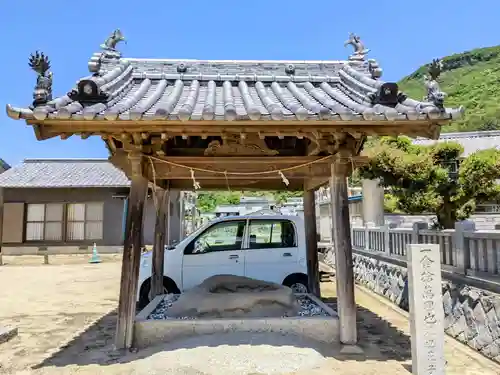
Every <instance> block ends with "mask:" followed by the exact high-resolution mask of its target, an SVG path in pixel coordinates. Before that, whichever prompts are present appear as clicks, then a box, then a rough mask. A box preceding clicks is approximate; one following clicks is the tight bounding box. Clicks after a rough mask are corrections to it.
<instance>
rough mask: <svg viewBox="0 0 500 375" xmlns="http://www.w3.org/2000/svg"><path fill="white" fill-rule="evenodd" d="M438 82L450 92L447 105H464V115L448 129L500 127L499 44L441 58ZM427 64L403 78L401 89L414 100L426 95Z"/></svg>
mask: <svg viewBox="0 0 500 375" xmlns="http://www.w3.org/2000/svg"><path fill="white" fill-rule="evenodd" d="M441 61H442V63H443V73H442V74H441V76H440V77H439V79H438V81H439V83H440V85H441V89H442V90H443V91H444V92H446V93H447V94H448V96H447V98H446V102H445V103H446V106H447V107H458V106H460V105H463V106H464V107H465V110H466V112H465V117H464V118H463V119H461V120H459V121H455V122H453V123H452V124H451V125H449V126H446V127H445V128H443V131H445V132H452V131H461V132H463V131H474V130H495V129H500V46H496V47H488V48H478V49H474V50H472V51H467V52H463V53H459V54H455V55H451V56H447V57H444V58H442V60H441ZM426 72H427V66H426V65H424V66H422V67H420V68H419V69H418V70H417V71H415V72H414V73H413V74H410V75H409V76H407V77H405V78H403V79H402V80H401V81H400V82H399V85H400V88H401V90H402V91H404V92H405V93H406V94H408V96H410V97H413V98H415V99H417V98H422V97H423V96H424V95H425V87H424V84H423V82H424V75H425V74H426Z"/></svg>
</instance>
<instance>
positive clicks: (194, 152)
mask: <svg viewBox="0 0 500 375" xmlns="http://www.w3.org/2000/svg"><path fill="white" fill-rule="evenodd" d="M123 40H124V37H123V35H122V33H121V32H120V31H119V30H116V31H115V32H114V33H113V34H112V35H111V36H110V37H109V38H108V39H107V40H106V41H105V42H104V43H103V44H102V45H101V51H99V52H97V53H95V54H94V55H93V56H92V57H91V58H90V61H89V63H88V68H89V70H90V73H91V74H90V75H89V76H87V77H85V78H82V79H80V80H79V81H78V83H77V85H76V87H75V88H73V89H72V90H71V91H70V92H69V93H67V94H66V95H62V96H58V97H53V96H52V73H51V72H50V71H49V70H50V62H49V60H48V58H47V56H46V55H44V54H43V53H38V52H37V53H35V54H34V55H32V56H31V58H30V66H31V68H32V69H33V70H34V71H35V72H37V74H38V79H37V83H36V87H35V90H34V93H33V98H34V100H33V103H32V105H31V106H29V107H26V108H20V107H14V106H11V105H7V113H8V115H9V116H10V117H11V118H13V119H23V120H25V121H26V123H27V124H28V125H31V126H33V129H34V131H35V135H36V138H37V139H38V140H45V139H48V138H52V137H56V136H58V137H60V138H61V139H67V138H69V137H71V136H80V137H81V138H82V139H86V138H88V137H89V136H93V135H98V136H100V137H102V139H103V140H104V141H105V143H106V145H107V147H108V148H109V151H110V154H111V156H110V160H111V161H112V163H113V164H114V165H116V166H117V167H119V168H120V169H122V170H123V171H124V172H125V173H126V174H127V176H129V177H130V179H131V181H132V182H131V190H130V197H129V198H130V201H129V206H128V207H129V208H128V213H127V221H126V223H127V224H126V235H125V242H124V249H123V264H122V277H121V287H120V299H119V307H118V323H117V332H116V346H117V347H118V348H129V347H131V345H132V342H133V332H134V318H135V313H136V303H135V301H136V292H137V284H138V273H139V260H140V256H141V237H142V236H141V233H142V221H143V219H142V217H143V207H144V201H145V197H146V194H147V190H148V185H150V186H153V191H154V195H155V197H156V199H155V201H156V203H157V204H156V209H157V220H156V226H155V244H154V250H153V258H154V261H153V278H152V289H153V295H158V294H161V293H162V292H163V251H164V250H163V249H164V241H165V220H166V215H167V214H166V212H167V211H166V204H165V202H166V201H167V197H168V191H169V189H183V190H190V189H193V188H194V189H197V188H202V189H207V190H211V189H228V188H229V189H236V190H237V189H243V188H244V189H266V190H276V189H278V190H285V189H289V190H302V191H304V212H305V215H304V216H305V222H306V224H305V225H306V233H307V236H308V238H307V247H308V268H309V279H310V281H309V285H310V289H311V291H312V292H313V293H318V292H319V281H318V264H317V251H316V220H315V213H314V210H315V202H314V190H315V189H316V188H318V187H320V186H323V185H325V184H326V183H328V181H330V186H331V200H332V210H333V215H332V217H333V223H332V239H333V242H334V244H335V251H336V277H337V295H338V314H339V319H340V340H341V342H342V343H343V344H346V345H355V344H356V342H357V330H356V305H355V302H354V280H353V268H352V248H351V240H350V227H349V226H350V224H349V214H348V201H347V184H346V177H347V176H348V175H349V173H350V172H351V170H352V167H353V166H355V165H356V164H357V163H359V162H361V161H362V159H361V157H360V156H359V153H360V151H361V149H362V147H363V143H364V141H365V139H366V137H367V136H370V135H392V136H397V135H401V134H406V135H409V136H423V137H428V138H433V139H436V138H437V137H438V136H439V132H440V126H441V125H442V124H445V123H446V122H448V121H449V120H450V119H453V118H457V117H459V116H461V114H462V112H463V110H462V108H457V109H449V108H445V107H444V105H443V103H444V96H445V95H444V93H442V92H441V91H440V89H439V85H438V84H437V81H436V79H437V77H438V75H439V72H440V69H439V66H440V65H439V62H438V61H434V62H433V63H432V64H431V66H430V67H431V69H429V76H428V77H427V78H426V82H425V85H426V87H427V96H426V98H424V99H423V100H415V99H411V98H408V97H407V96H406V95H405V94H404V93H402V92H400V91H399V89H398V85H397V84H396V83H392V82H383V81H382V80H381V79H380V78H381V75H382V70H381V68H380V67H379V66H378V64H377V62H376V61H375V60H373V59H366V54H367V53H368V50H367V49H366V48H365V46H364V45H363V43H362V42H361V40H360V39H359V37H358V36H356V35H354V34H351V35H350V37H349V40H347V41H346V45H351V46H352V47H353V49H354V52H353V54H352V55H351V56H349V58H348V59H347V60H345V61H233V60H224V61H213V60H172V59H140V58H139V59H138V58H124V57H122V56H121V53H120V52H119V51H118V50H117V48H116V47H117V44H118V43H119V42H120V41H123ZM0 215H1V214H0Z"/></svg>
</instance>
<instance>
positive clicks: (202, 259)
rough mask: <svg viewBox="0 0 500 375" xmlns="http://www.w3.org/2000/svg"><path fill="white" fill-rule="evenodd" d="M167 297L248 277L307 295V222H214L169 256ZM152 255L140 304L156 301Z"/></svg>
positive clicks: (146, 257) (142, 277) (144, 263)
mask: <svg viewBox="0 0 500 375" xmlns="http://www.w3.org/2000/svg"><path fill="white" fill-rule="evenodd" d="M164 260H165V264H164V273H163V274H164V278H163V285H164V288H165V293H181V292H182V291H185V290H187V289H190V288H192V287H194V286H196V285H198V284H200V283H201V282H203V281H204V280H205V279H207V278H208V277H210V276H214V275H220V274H226V275H227V274H229V275H237V276H247V277H251V278H254V279H259V280H264V281H269V282H274V283H278V284H283V285H286V286H289V287H291V288H292V289H293V290H294V291H295V292H297V293H305V292H307V291H308V287H307V285H308V282H307V263H306V239H305V233H304V222H303V221H302V219H301V218H300V217H298V216H283V215H273V216H270V215H265V216H264V215H258V216H234V217H224V218H221V219H217V220H214V221H212V222H210V223H208V224H206V225H205V226H203V227H201V228H199V229H198V230H196V231H195V232H194V233H192V234H190V235H189V236H187V237H186V238H185V239H184V240H182V241H181V242H179V243H178V244H177V245H176V246H175V247H170V248H167V249H166V250H165V258H164ZM151 261H152V252H148V253H144V254H143V255H142V257H141V266H140V271H139V288H138V294H137V301H138V302H139V305H141V306H145V305H146V304H147V303H148V302H149V301H150V300H151Z"/></svg>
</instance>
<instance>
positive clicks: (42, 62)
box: [29, 51, 52, 108]
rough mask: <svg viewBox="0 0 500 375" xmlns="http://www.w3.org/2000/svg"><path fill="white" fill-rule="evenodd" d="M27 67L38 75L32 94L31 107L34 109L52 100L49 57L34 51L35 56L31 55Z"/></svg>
mask: <svg viewBox="0 0 500 375" xmlns="http://www.w3.org/2000/svg"><path fill="white" fill-rule="evenodd" d="M29 66H30V68H31V69H33V70H34V71H35V72H36V73H37V74H38V77H37V79H36V85H35V90H34V92H33V105H32V107H33V108H34V107H38V106H41V105H44V104H47V102H49V101H51V100H52V72H51V71H49V69H50V60H49V57H48V56H47V55H45V54H44V53H43V52H38V51H36V52H35V54H31V55H30V58H29Z"/></svg>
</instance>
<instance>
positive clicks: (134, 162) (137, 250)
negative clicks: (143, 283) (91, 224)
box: [115, 155, 148, 349]
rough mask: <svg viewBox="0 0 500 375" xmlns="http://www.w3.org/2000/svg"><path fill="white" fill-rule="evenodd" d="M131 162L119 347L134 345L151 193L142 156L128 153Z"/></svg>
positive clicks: (118, 334) (118, 327) (121, 287)
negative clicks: (146, 210)
mask: <svg viewBox="0 0 500 375" xmlns="http://www.w3.org/2000/svg"><path fill="white" fill-rule="evenodd" d="M129 162H130V164H131V166H132V176H131V186H130V193H129V204H128V210H127V222H126V225H125V240H124V243H123V261H122V275H121V282H120V298H119V300H118V321H117V324H116V337H115V346H116V348H117V349H125V348H127V349H128V348H130V347H131V346H132V340H133V334H134V319H135V304H136V296H137V283H138V279H139V263H140V258H141V245H142V243H141V242H142V225H143V220H142V219H143V213H144V202H145V200H146V195H147V192H148V180H147V179H146V178H145V177H144V175H143V161H142V157H141V156H140V155H129Z"/></svg>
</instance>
